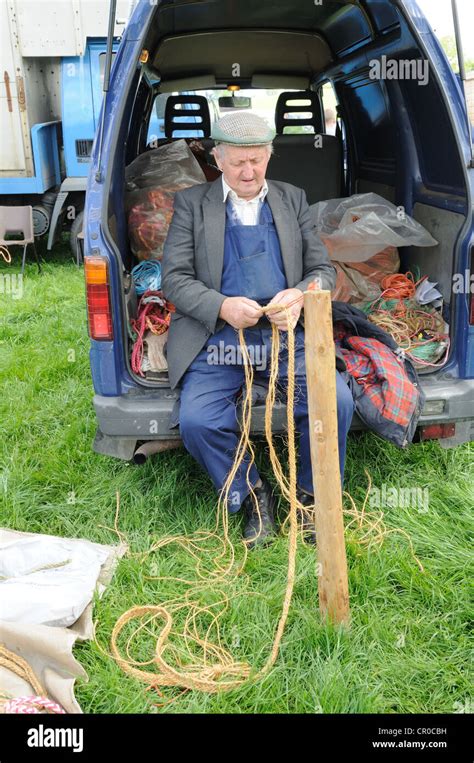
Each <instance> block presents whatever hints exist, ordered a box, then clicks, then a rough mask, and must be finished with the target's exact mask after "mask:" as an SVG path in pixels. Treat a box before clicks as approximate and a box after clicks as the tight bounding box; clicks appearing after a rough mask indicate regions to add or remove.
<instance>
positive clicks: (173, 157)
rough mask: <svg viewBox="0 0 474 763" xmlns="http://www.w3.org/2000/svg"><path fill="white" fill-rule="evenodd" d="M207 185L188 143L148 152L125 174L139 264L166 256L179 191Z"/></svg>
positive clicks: (133, 244) (131, 232)
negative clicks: (167, 237)
mask: <svg viewBox="0 0 474 763" xmlns="http://www.w3.org/2000/svg"><path fill="white" fill-rule="evenodd" d="M205 182H206V176H205V175H204V172H203V171H202V169H201V167H200V166H199V162H198V161H197V159H196V158H195V156H194V155H193V153H192V151H191V150H190V149H189V148H188V145H187V143H186V141H185V140H177V141H174V142H173V143H167V144H166V145H164V146H160V147H159V148H156V149H154V150H153V151H147V152H145V153H144V154H140V156H137V158H136V159H135V160H134V161H133V162H132V163H131V164H129V166H128V167H127V168H126V170H125V188H126V195H125V206H126V211H127V217H128V232H129V237H130V245H131V248H132V252H133V253H134V255H135V256H136V257H138V259H139V260H149V259H157V260H159V259H161V257H162V256H163V246H164V243H165V240H166V236H167V235H168V228H169V225H170V222H171V218H172V217H173V201H174V195H175V193H176V191H181V190H182V189H183V188H189V187H190V186H192V185H197V184H198V183H205Z"/></svg>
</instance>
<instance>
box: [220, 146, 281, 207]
mask: <svg viewBox="0 0 474 763" xmlns="http://www.w3.org/2000/svg"><path fill="white" fill-rule="evenodd" d="M215 158H216V161H217V166H218V167H219V169H220V170H221V171H222V172H223V173H224V179H225V181H226V183H227V184H228V185H229V186H230V187H231V188H232V190H233V191H235V192H236V194H237V196H240V197H241V198H243V199H253V198H254V197H255V196H257V194H258V192H259V191H260V189H261V187H262V185H263V181H264V180H265V172H266V171H267V165H268V161H269V159H270V154H269V152H268V148H267V147H266V146H249V147H248V148H247V147H246V146H229V145H226V146H223V147H222V148H221V149H220V152H216V153H215Z"/></svg>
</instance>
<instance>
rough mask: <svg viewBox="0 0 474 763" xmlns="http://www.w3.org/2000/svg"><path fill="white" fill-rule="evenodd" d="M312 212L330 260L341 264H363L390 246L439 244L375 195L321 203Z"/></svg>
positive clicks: (419, 226)
mask: <svg viewBox="0 0 474 763" xmlns="http://www.w3.org/2000/svg"><path fill="white" fill-rule="evenodd" d="M310 209H311V211H312V214H313V222H314V227H315V229H316V231H317V232H318V233H319V235H320V237H321V239H322V241H323V243H324V244H325V245H326V247H327V249H328V252H329V256H330V257H331V259H332V260H337V261H338V262H362V261H364V260H368V259H369V258H370V257H373V256H374V255H375V254H377V253H379V252H381V251H382V250H383V249H386V247H388V246H391V247H397V248H398V247H401V246H435V245H436V244H437V243H438V242H437V241H436V240H435V239H434V238H433V237H432V236H431V234H430V233H428V231H427V230H426V229H425V228H424V227H423V226H422V225H420V224H419V223H417V222H416V221H415V220H413V218H411V217H409V215H407V214H405V213H404V212H403V210H402V209H401V208H400V207H396V206H395V205H394V204H392V203H391V202H390V201H387V200H386V199H384V198H383V197H382V196H379V195H378V194H376V193H361V194H356V195H355V196H350V197H349V198H347V199H330V200H328V201H319V202H318V203H317V204H312V205H311V207H310Z"/></svg>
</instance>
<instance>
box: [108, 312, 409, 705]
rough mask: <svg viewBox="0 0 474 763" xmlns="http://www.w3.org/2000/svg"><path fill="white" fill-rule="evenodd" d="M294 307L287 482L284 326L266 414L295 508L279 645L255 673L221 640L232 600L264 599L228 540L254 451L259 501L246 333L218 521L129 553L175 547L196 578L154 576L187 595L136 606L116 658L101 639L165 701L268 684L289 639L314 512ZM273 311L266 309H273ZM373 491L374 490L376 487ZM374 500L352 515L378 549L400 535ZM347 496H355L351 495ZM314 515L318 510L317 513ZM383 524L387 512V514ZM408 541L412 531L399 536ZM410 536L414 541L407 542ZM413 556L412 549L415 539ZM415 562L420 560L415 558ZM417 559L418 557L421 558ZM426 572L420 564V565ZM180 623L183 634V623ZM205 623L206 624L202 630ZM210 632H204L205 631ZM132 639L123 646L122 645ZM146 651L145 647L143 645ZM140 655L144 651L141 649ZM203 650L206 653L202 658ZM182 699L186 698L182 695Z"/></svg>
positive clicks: (116, 631) (125, 617)
mask: <svg viewBox="0 0 474 763" xmlns="http://www.w3.org/2000/svg"><path fill="white" fill-rule="evenodd" d="M288 307H289V305H287V306H283V305H280V306H278V309H283V310H285V314H286V318H287V326H288V386H287V430H288V466H289V475H288V477H287V476H286V475H285V474H284V471H283V468H282V465H281V463H280V461H279V459H278V456H277V453H276V450H275V447H274V444H273V437H272V410H273V407H274V403H275V398H276V384H277V378H278V360H279V349H280V334H279V330H278V328H277V327H276V326H275V325H273V326H272V352H271V370H270V379H269V387H268V393H267V398H266V410H265V436H266V439H267V443H268V446H269V452H270V462H271V465H272V468H273V472H274V475H275V478H276V481H277V483H278V485H279V487H280V489H281V492H282V495H283V497H284V498H285V500H286V501H287V502H288V503H289V515H288V518H287V522H288V523H289V542H288V565H287V575H286V587H285V593H284V597H283V602H282V608H281V613H280V617H279V620H278V623H277V626H276V629H275V633H274V638H273V643H272V647H271V649H270V652H269V654H268V657H267V659H266V661H265V662H264V664H263V666H262V667H261V668H260V669H256V668H254V667H252V666H251V665H250V664H249V663H247V662H239V661H236V660H235V659H234V658H233V656H232V654H231V653H230V652H229V651H228V650H227V649H226V648H225V647H224V646H223V644H222V640H221V627H220V620H221V618H222V616H223V615H224V613H225V612H226V611H227V610H228V609H229V606H230V601H231V599H232V598H236V596H240V595H247V596H248V595H257V596H258V595H260V594H257V593H252V592H249V591H247V590H245V577H244V576H243V571H244V568H245V563H246V559H247V545H246V542H245V541H242V543H241V544H239V549H240V551H241V552H242V553H241V554H239V553H237V552H236V548H235V547H234V546H233V544H232V542H231V540H230V538H229V519H228V508H227V506H228V499H229V494H230V488H231V485H232V481H233V479H234V476H235V474H236V473H237V470H238V469H239V467H240V466H241V464H242V462H243V459H244V457H245V454H246V453H249V455H250V458H249V463H248V467H247V473H246V476H247V481H248V484H249V487H250V494H251V496H252V499H253V501H254V506H255V508H256V510H257V511H258V503H257V500H256V496H255V492H254V490H253V488H252V486H251V485H250V482H249V479H248V478H249V473H250V468H251V466H252V464H253V463H254V460H255V451H254V448H253V445H252V442H251V440H250V425H251V414H252V382H253V373H254V372H253V368H252V365H251V362H250V357H249V353H248V349H247V347H246V344H245V339H244V332H243V331H242V330H241V331H239V340H240V347H241V351H242V354H243V358H244V370H245V393H244V397H243V402H242V425H241V436H240V440H239V443H238V445H237V449H236V454H235V460H234V463H233V465H232V468H231V470H230V472H229V475H228V477H227V479H226V482H225V484H224V486H223V488H222V490H221V492H220V494H219V500H218V504H217V512H216V523H215V527H214V529H213V530H211V531H202V530H199V531H196V532H194V533H192V534H191V535H189V536H179V535H176V536H170V537H165V538H162V539H160V540H159V541H157V542H156V543H154V544H152V546H151V548H150V549H149V550H148V551H146V552H141V553H133V554H132V553H130V554H129V555H130V556H133V557H135V558H139V559H140V560H141V561H144V560H145V559H146V558H147V557H148V556H149V555H150V554H152V553H154V552H155V551H158V550H160V549H163V548H165V547H166V546H168V545H170V544H176V545H177V546H179V547H180V548H181V549H183V550H184V551H186V552H187V553H188V554H189V555H190V556H191V558H192V559H193V560H194V561H195V563H196V567H195V579H193V580H189V579H187V578H180V577H171V576H167V577H164V576H153V577H151V576H147V577H148V579H153V580H157V581H162V582H164V581H175V582H177V583H180V584H182V585H184V586H187V590H186V591H185V592H184V594H182V595H180V596H178V597H176V598H173V599H170V600H168V601H165V602H162V603H161V604H158V605H139V606H134V607H132V608H130V609H129V610H127V611H126V612H124V613H123V614H122V615H121V617H119V619H118V620H117V622H116V623H115V625H114V628H113V630H112V634H111V641H110V649H111V654H109V652H108V651H106V650H105V649H104V648H103V647H102V646H101V645H100V644H99V642H98V641H97V639H96V645H97V646H98V648H99V650H100V651H101V652H102V653H103V654H104V655H106V656H109V657H110V656H111V657H113V659H114V660H115V661H116V662H117V664H118V665H119V666H120V668H121V669H122V670H123V671H124V672H125V673H127V674H128V675H130V676H132V677H134V678H136V679H137V680H139V681H141V682H143V683H145V684H146V685H147V688H148V689H154V690H156V691H157V692H158V694H160V695H161V692H160V689H159V687H180V688H181V689H184V691H186V690H192V689H197V690H200V691H205V692H208V693H216V692H222V691H228V690H232V689H235V688H237V687H239V686H241V685H242V684H244V683H246V682H248V681H257V680H259V679H261V678H263V677H264V676H265V675H266V674H267V673H268V672H269V671H270V670H271V668H272V667H273V665H274V664H275V661H276V659H277V657H278V653H279V649H280V645H281V641H282V637H283V634H284V630H285V626H286V623H287V619H288V614H289V610H290V606H291V600H292V596H293V588H294V582H295V568H296V553H297V543H298V519H297V510H298V509H299V510H300V511H307V510H308V507H304V506H302V505H301V503H300V502H299V501H298V500H297V497H296V489H297V485H296V447H295V422H294V416H293V405H294V397H295V374H294V371H295V357H294V344H295V340H294V331H293V323H292V320H291V315H290V312H289V310H288ZM274 308H275V306H274V305H272V306H271V308H269V306H267V307H266V308H263V309H264V311H267V310H269V309H274ZM369 490H370V486H369ZM369 490H368V491H367V496H366V499H365V501H364V505H363V507H362V512H358V511H357V508H356V506H355V503H354V502H353V500H352V498H351V497H350V496H349V498H350V500H351V501H352V505H353V509H352V511H351V510H349V511H346V512H345V513H346V514H349V515H350V516H352V517H353V522H355V523H356V526H357V528H356V529H358V530H362V531H363V533H364V534H363V538H362V542H363V543H364V545H366V544H367V545H369V544H370V543H371V542H372V541H374V542H375V543H376V544H377V545H379V544H380V543H381V542H382V541H383V538H384V537H385V536H386V535H388V534H389V533H391V532H396V530H387V529H386V528H385V527H383V526H381V521H382V520H381V518H380V517H376V518H374V517H373V516H372V515H369V513H368V512H366V511H365V504H366V501H367V497H368V495H369ZM346 495H349V494H348V493H346ZM118 515H119V495H118V494H117V509H116V513H115V521H114V530H115V532H116V533H117V535H118V537H119V538H120V541H123V539H124V534H123V533H122V532H120V531H119V530H118ZM313 516H314V508H313ZM382 519H383V514H382ZM399 532H402V533H403V534H405V535H407V536H408V534H407V533H405V531H402V530H400V531H399ZM408 538H409V536H408ZM409 541H410V546H411V550H412V553H413V547H412V544H411V539H410V538H409ZM413 556H414V554H413ZM414 558H415V559H416V557H414ZM416 561H417V563H418V564H419V566H420V568H421V569H422V567H421V564H420V562H419V561H418V559H416ZM239 577H240V580H241V581H242V585H241V589H242V590H241V591H240V592H239V593H237V594H236V595H235V596H233V597H231V596H229V595H227V594H226V593H225V591H224V590H223V589H224V587H225V586H226V585H229V584H230V583H231V582H233V581H235V580H236V579H237V578H239ZM210 593H213V594H214V595H215V596H216V600H215V601H214V602H212V603H211V604H206V603H203V600H204V599H205V598H206V596H207V597H209V594H210ZM180 617H181V622H182V619H183V617H184V622H182V625H181V630H179V629H178V627H177V625H176V621H177V620H178V619H179V618H180ZM203 619H204V620H205V624H204V625H203ZM133 621H138V624H135V626H134V629H132V631H131V633H130V628H128V633H126V630H127V627H128V626H130V625H131V624H132V622H133ZM203 631H204V632H203ZM144 635H147V636H148V637H151V638H153V640H154V641H155V647H154V654H153V655H152V656H151V657H150V659H148V660H137V659H136V658H134V656H133V654H132V651H133V647H135V650H137V648H138V647H137V640H138V638H139V637H142V636H144ZM123 640H125V643H124V644H123V646H122V648H121V647H120V645H119V642H120V643H122V641H123ZM138 646H140V645H138ZM138 651H140V650H138ZM198 651H200V653H197V652H198ZM179 696H180V695H179ZM176 698H177V697H176V696H174V697H172V698H171V699H170V700H168V702H164V703H160V704H159V705H157V707H164V706H165V705H166V704H168V703H169V702H173V701H175V699H176Z"/></svg>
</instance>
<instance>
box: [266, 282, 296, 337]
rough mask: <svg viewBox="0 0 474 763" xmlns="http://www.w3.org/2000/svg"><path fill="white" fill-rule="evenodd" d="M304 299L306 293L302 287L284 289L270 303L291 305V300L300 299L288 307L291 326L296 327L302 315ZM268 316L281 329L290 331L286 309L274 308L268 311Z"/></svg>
mask: <svg viewBox="0 0 474 763" xmlns="http://www.w3.org/2000/svg"><path fill="white" fill-rule="evenodd" d="M303 299H304V295H303V292H302V291H301V289H284V290H283V291H279V292H278V294H275V296H274V297H273V299H272V301H271V302H269V305H289V304H290V303H291V302H294V301H295V300H298V301H297V302H295V304H294V305H291V307H290V308H288V309H289V312H290V315H291V328H294V327H295V326H296V324H297V323H298V318H299V317H300V313H301V308H302V307H303ZM266 316H267V318H268V320H269V321H270V322H271V323H274V324H275V326H276V327H277V328H278V330H279V331H288V323H287V318H286V313H285V311H284V310H278V311H276V310H274V311H273V310H272V311H269V312H268V313H266Z"/></svg>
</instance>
